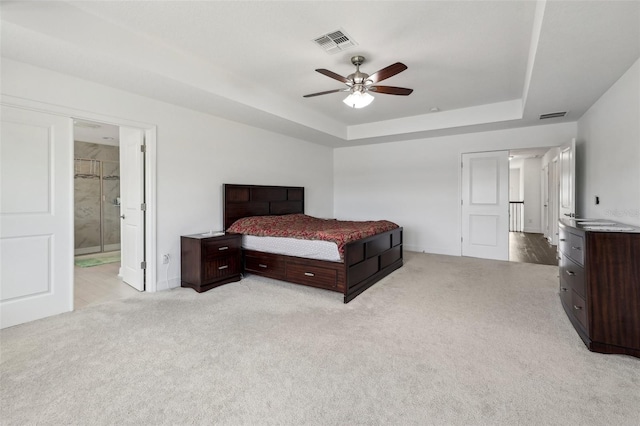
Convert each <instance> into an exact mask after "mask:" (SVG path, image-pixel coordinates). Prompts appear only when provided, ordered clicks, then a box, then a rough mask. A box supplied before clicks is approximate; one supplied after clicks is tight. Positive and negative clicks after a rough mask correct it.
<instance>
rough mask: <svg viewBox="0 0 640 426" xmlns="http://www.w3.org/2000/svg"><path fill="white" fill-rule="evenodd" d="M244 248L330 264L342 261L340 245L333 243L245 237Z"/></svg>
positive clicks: (243, 238) (243, 237) (243, 240)
mask: <svg viewBox="0 0 640 426" xmlns="http://www.w3.org/2000/svg"><path fill="white" fill-rule="evenodd" d="M242 248H244V249H247V250H255V251H264V252H267V253H274V254H284V255H287V256H297V257H305V258H307V259H318V260H328V261H330V262H341V261H342V260H341V259H340V253H339V252H338V245H337V244H336V243H333V242H331V241H322V240H300V239H298V238H284V237H256V236H254V235H243V236H242Z"/></svg>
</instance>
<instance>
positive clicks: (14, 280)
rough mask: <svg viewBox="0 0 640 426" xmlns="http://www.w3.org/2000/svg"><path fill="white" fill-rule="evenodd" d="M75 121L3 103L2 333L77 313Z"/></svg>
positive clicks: (0, 145)
mask: <svg viewBox="0 0 640 426" xmlns="http://www.w3.org/2000/svg"><path fill="white" fill-rule="evenodd" d="M72 159H73V122H72V120H71V118H67V117H62V116H58V115H53V114H46V113H41V112H35V111H29V110H23V109H20V108H14V107H8V106H2V130H1V138H0V189H1V191H0V219H1V222H2V223H1V224H0V260H1V262H0V269H1V272H0V311H1V313H0V321H1V326H2V328H5V327H10V326H13V325H16V324H21V323H24V322H27V321H32V320H36V319H39V318H44V317H47V316H50V315H56V314H59V313H62V312H68V311H71V310H73V211H72V209H73V167H72Z"/></svg>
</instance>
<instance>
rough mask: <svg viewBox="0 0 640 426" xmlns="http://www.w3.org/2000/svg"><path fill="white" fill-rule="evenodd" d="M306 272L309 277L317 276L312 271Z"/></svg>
mask: <svg viewBox="0 0 640 426" xmlns="http://www.w3.org/2000/svg"><path fill="white" fill-rule="evenodd" d="M304 274H305V275H306V276H308V277H315V276H316V274H314V273H311V272H305V273H304Z"/></svg>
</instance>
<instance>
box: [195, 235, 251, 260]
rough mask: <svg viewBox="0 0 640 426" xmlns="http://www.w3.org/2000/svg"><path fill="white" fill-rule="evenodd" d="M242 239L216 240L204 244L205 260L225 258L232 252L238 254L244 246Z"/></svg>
mask: <svg viewBox="0 0 640 426" xmlns="http://www.w3.org/2000/svg"><path fill="white" fill-rule="evenodd" d="M241 241H242V240H241V239H240V238H225V239H220V238H215V239H211V240H207V241H205V242H204V243H203V250H204V256H205V258H210V257H215V256H225V255H227V254H228V253H230V252H237V251H238V250H240V246H241V245H242V242H241Z"/></svg>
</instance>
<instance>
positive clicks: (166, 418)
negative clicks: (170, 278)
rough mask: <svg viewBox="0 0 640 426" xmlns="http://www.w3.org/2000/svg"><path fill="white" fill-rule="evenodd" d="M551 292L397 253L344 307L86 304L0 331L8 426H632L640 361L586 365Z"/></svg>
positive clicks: (545, 282) (258, 302) (174, 294)
mask: <svg viewBox="0 0 640 426" xmlns="http://www.w3.org/2000/svg"><path fill="white" fill-rule="evenodd" d="M557 287H558V286H557V268H555V267H552V266H543V265H531V264H519V263H508V262H497V261H484V260H477V259H469V258H457V257H447V256H438V255H428V254H416V253H406V263H405V266H404V267H403V268H402V269H400V270H398V271H396V272H395V273H394V274H392V275H391V276H389V277H387V278H385V279H384V280H383V281H381V282H379V283H377V284H376V285H375V286H374V287H372V288H370V289H369V290H367V291H366V292H365V293H363V294H362V295H360V296H358V297H357V298H356V299H355V300H353V301H352V302H351V303H349V304H347V305H344V304H343V303H342V296H341V295H340V294H337V293H331V292H327V291H323V290H318V289H313V288H306V287H301V286H294V285H291V284H286V283H282V282H278V281H274V280H269V279H262V278H258V277H255V276H254V277H249V278H246V279H244V280H242V281H241V282H239V283H233V284H228V285H225V286H222V287H219V288H217V289H214V290H211V291H209V292H206V293H202V294H197V293H196V292H194V291H193V290H191V289H176V290H173V291H168V292H160V293H155V294H141V295H139V296H136V297H133V298H129V299H124V300H120V301H115V302H108V303H104V304H101V305H96V306H91V307H88V308H85V309H82V310H79V311H76V312H73V313H69V314H63V315H59V316H56V317H52V318H48V319H44V320H40V321H36V322H33V323H29V324H24V325H20V326H16V327H13V328H10V329H6V330H3V331H2V332H1V333H0V337H1V339H2V341H1V342H2V352H1V356H2V358H1V373H2V376H1V386H2V387H1V389H0V390H1V400H0V403H1V405H0V408H1V409H2V412H1V416H2V424H6V425H23V424H44V425H49V424H52V425H59V424H79V425H88V424H141V425H150V424H223V425H243V424H252V425H271V424H278V425H359V424H362V425H578V424H580V425H638V424H640V360H639V359H636V358H632V357H628V356H621V355H602V354H595V353H591V352H589V351H588V350H587V349H586V348H585V346H584V345H583V343H582V341H581V340H580V338H579V337H578V335H577V334H576V332H575V331H574V330H573V328H572V327H571V325H570V323H569V321H568V319H567V318H566V316H565V314H564V311H563V310H562V308H561V306H560V302H559V299H558V296H557Z"/></svg>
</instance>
